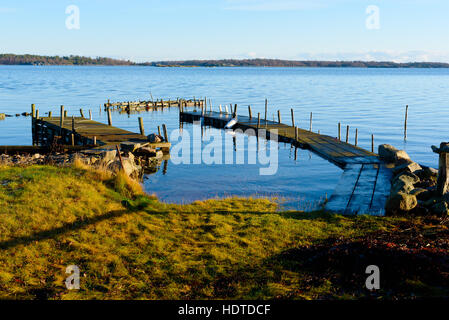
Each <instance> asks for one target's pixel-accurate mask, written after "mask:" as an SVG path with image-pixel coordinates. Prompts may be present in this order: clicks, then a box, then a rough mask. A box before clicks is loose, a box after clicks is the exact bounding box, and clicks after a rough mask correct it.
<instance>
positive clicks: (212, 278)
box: [0, 166, 424, 299]
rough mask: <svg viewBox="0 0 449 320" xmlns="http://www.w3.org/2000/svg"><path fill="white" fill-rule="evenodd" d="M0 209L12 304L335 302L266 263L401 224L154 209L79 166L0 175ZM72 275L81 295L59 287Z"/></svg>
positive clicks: (5, 281) (3, 293) (151, 202)
mask: <svg viewBox="0 0 449 320" xmlns="http://www.w3.org/2000/svg"><path fill="white" fill-rule="evenodd" d="M0 208H1V209H0V250H1V255H0V297H1V298H21V299H34V298H49V299H92V298H97V299H199V298H201V299H216V298H220V299H222V298H224V299H228V298H232V299H241V298H245V299H256V298H258V299H259V298H260V299H267V298H299V299H302V298H304V299H313V298H320V297H331V296H336V295H337V291H336V287H335V285H334V284H333V283H332V280H330V279H323V280H322V281H315V282H313V283H310V281H309V278H310V277H309V275H310V272H309V271H308V270H306V269H302V268H290V267H289V265H288V263H289V262H288V260H285V261H282V259H277V258H276V257H280V255H281V254H282V253H283V252H286V251H288V250H289V249H292V248H298V247H303V248H307V247H309V246H313V245H317V244H320V243H323V242H324V241H325V240H326V239H329V238H337V239H338V238H345V239H349V238H357V237H361V236H364V235H366V234H369V233H372V232H375V231H389V230H392V229H393V228H395V227H396V225H397V224H398V223H400V222H401V221H403V220H404V219H403V218H376V217H363V216H362V217H355V218H347V217H343V216H339V215H329V214H324V213H322V212H314V213H301V212H279V211H278V206H277V204H276V203H275V202H273V201H270V200H267V199H252V198H249V199H238V198H228V199H223V200H209V201H198V202H195V203H193V204H190V205H172V204H164V203H161V202H159V201H158V200H157V199H156V198H155V197H151V196H146V195H144V194H142V192H141V191H140V190H139V187H138V186H137V185H136V184H135V183H132V182H130V181H129V179H126V178H125V177H124V176H122V175H120V176H119V177H115V178H114V177H109V176H108V175H106V174H104V173H101V172H92V171H88V170H84V169H83V168H80V167H79V166H78V167H76V166H75V167H73V168H58V167H51V166H32V167H25V168H18V167H3V168H0ZM72 264H74V265H77V266H79V268H80V270H81V275H82V277H81V289H80V290H70V291H69V290H67V289H66V288H65V285H64V281H65V278H66V277H67V276H68V275H67V274H65V269H66V267H67V266H68V265H72ZM419 285H420V286H421V287H423V286H424V285H423V284H421V283H420V284H419ZM299 288H301V290H299ZM360 295H362V296H363V295H364V293H363V292H362V293H360Z"/></svg>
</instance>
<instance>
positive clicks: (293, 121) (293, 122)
mask: <svg viewBox="0 0 449 320" xmlns="http://www.w3.org/2000/svg"><path fill="white" fill-rule="evenodd" d="M290 112H291V114H292V127H294V126H295V114H294V113H293V108H291V109H290Z"/></svg>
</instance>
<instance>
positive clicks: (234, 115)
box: [233, 104, 237, 118]
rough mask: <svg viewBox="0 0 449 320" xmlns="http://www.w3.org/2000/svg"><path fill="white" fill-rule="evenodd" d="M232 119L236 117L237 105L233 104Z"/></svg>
mask: <svg viewBox="0 0 449 320" xmlns="http://www.w3.org/2000/svg"><path fill="white" fill-rule="evenodd" d="M233 117H234V118H235V117H237V104H234V113H233Z"/></svg>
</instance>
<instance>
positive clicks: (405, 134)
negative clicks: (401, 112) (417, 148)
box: [404, 105, 408, 140]
mask: <svg viewBox="0 0 449 320" xmlns="http://www.w3.org/2000/svg"><path fill="white" fill-rule="evenodd" d="M407 118H408V105H406V106H405V120H404V140H407Z"/></svg>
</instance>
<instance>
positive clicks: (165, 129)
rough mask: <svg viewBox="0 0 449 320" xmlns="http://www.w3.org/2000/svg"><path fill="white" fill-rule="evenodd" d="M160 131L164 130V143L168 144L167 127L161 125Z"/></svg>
mask: <svg viewBox="0 0 449 320" xmlns="http://www.w3.org/2000/svg"><path fill="white" fill-rule="evenodd" d="M162 130H164V139H165V142H168V134H167V127H166V126H165V124H162Z"/></svg>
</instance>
